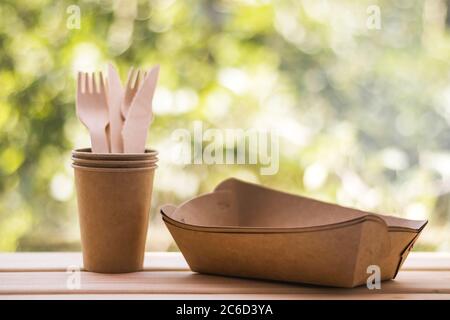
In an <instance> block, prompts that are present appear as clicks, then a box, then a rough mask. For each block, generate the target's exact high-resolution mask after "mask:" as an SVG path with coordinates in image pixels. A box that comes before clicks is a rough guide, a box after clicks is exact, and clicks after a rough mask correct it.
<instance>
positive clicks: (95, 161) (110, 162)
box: [70, 156, 159, 166]
mask: <svg viewBox="0 0 450 320" xmlns="http://www.w3.org/2000/svg"><path fill="white" fill-rule="evenodd" d="M70 159H71V160H72V161H73V162H80V163H85V164H87V165H89V164H99V165H101V164H108V165H119V166H120V165H143V164H152V163H153V164H154V163H157V162H158V160H159V159H158V158H152V159H143V160H141V159H139V160H134V161H131V160H103V159H85V158H76V157H74V156H72V157H71V158H70Z"/></svg>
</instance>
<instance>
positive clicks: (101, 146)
mask: <svg viewBox="0 0 450 320" xmlns="http://www.w3.org/2000/svg"><path fill="white" fill-rule="evenodd" d="M89 133H90V135H91V146H92V152H93V153H109V147H108V136H107V135H106V128H98V129H95V130H91V131H90V132H89Z"/></svg>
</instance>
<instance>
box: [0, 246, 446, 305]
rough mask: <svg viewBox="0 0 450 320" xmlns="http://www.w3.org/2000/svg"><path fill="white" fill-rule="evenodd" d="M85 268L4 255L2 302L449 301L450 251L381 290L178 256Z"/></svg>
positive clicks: (430, 256) (59, 257) (62, 259)
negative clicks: (216, 267)
mask: <svg viewBox="0 0 450 320" xmlns="http://www.w3.org/2000/svg"><path fill="white" fill-rule="evenodd" d="M81 266H82V258H81V254H80V253H0V299H43V298H44V299H450V253H424V252H419V253H416V252H413V253H411V254H410V256H409V257H408V259H407V260H406V262H405V264H404V265H403V267H402V269H401V271H400V272H399V274H398V275H397V278H396V279H395V280H392V281H385V282H382V284H381V289H380V290H368V289H367V288H366V287H365V286H362V287H358V288H354V289H339V288H325V287H318V286H309V285H300V284H287V283H279V282H271V281H258V280H248V279H239V278H231V277H220V276H212V275H202V274H197V273H193V272H191V271H190V270H189V267H188V265H187V264H186V261H185V260H184V258H183V256H182V255H181V254H180V253H163V252H150V253H147V254H146V257H145V268H144V269H145V270H144V271H142V272H136V273H128V274H115V275H107V274H96V273H90V272H85V271H80V272H78V273H77V272H76V271H75V273H74V272H73V270H79V269H81V268H80V267H81ZM71 270H72V271H71ZM81 270H82V269H81ZM78 280H79V281H78ZM77 284H79V287H77Z"/></svg>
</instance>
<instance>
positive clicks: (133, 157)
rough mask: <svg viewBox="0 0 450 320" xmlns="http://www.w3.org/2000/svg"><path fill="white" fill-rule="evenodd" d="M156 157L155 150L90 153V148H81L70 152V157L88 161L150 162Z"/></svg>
mask: <svg viewBox="0 0 450 320" xmlns="http://www.w3.org/2000/svg"><path fill="white" fill-rule="evenodd" d="M157 155H158V152H157V151H156V150H151V149H146V150H145V153H92V150H91V148H82V149H76V150H73V151H72V157H73V158H77V159H90V160H121V161H137V160H150V159H153V158H155V157H156V156H157Z"/></svg>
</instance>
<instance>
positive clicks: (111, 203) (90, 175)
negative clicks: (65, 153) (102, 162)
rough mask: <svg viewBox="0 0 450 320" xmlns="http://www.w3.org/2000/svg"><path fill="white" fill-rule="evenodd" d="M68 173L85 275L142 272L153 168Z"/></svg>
mask: <svg viewBox="0 0 450 320" xmlns="http://www.w3.org/2000/svg"><path fill="white" fill-rule="evenodd" d="M73 167H74V170H75V185H76V191H77V200H78V212H79V217H80V231H81V243H82V251H83V263H84V267H85V269H87V270H88V271H93V272H102V273H120V272H134V271H139V270H142V268H143V261H144V252H145V242H146V238H147V227H148V219H149V210H150V205H151V196H152V190H153V177H154V172H155V167H147V168H119V169H116V168H89V167H82V166H77V165H73Z"/></svg>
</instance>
